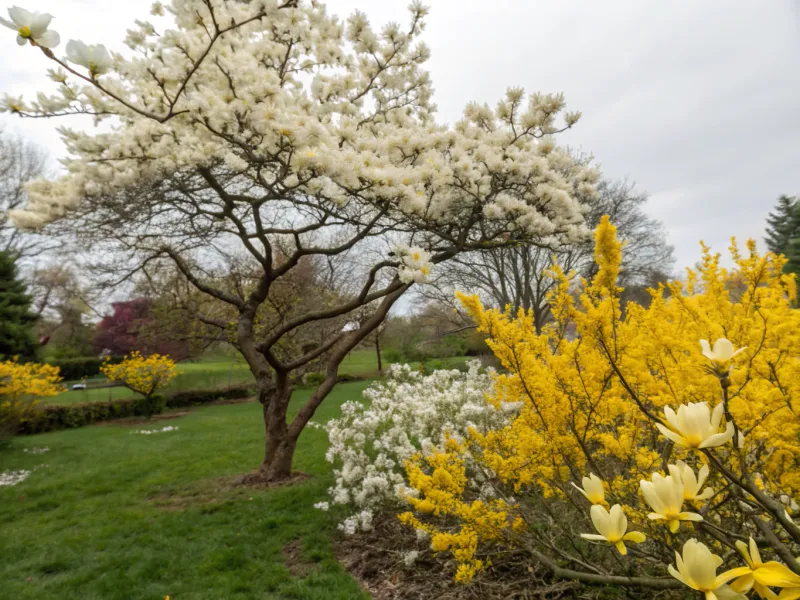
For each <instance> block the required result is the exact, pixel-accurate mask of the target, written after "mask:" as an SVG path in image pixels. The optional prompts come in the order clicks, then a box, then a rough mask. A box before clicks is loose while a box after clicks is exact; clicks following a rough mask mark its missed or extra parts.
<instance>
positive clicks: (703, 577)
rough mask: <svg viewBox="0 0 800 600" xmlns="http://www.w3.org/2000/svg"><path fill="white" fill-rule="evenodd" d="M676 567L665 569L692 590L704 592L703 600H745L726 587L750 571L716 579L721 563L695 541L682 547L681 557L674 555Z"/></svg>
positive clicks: (726, 573) (740, 570)
mask: <svg viewBox="0 0 800 600" xmlns="http://www.w3.org/2000/svg"><path fill="white" fill-rule="evenodd" d="M675 564H676V566H677V569H676V568H675V567H673V566H672V565H669V566H667V570H668V571H669V574H670V575H672V576H673V577H674V578H675V579H677V580H678V581H680V582H681V583H683V584H684V585H687V586H689V587H690V588H692V589H693V590H697V591H698V592H703V593H704V594H705V596H706V600H718V599H721V598H725V599H728V598H741V599H744V598H745V596H744V595H743V594H741V593H738V592H736V591H735V590H733V589H731V587H729V586H727V585H726V584H727V583H728V582H729V581H730V580H732V579H736V578H737V577H739V576H741V575H746V574H747V573H748V572H749V570H750V569H749V568H748V567H739V568H738V569H731V570H730V571H726V572H725V573H723V574H722V575H717V568H718V567H719V566H720V565H721V564H722V559H721V558H720V557H719V556H717V555H716V554H712V553H711V550H709V549H708V548H707V547H706V546H705V544H701V543H700V542H698V541H697V540H695V539H691V540H689V541H687V542H686V543H685V544H684V545H683V556H681V555H680V554H678V553H677V552H676V553H675Z"/></svg>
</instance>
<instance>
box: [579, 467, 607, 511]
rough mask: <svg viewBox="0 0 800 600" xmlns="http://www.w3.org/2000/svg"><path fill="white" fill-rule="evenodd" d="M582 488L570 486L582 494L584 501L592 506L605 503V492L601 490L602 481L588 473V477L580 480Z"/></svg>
mask: <svg viewBox="0 0 800 600" xmlns="http://www.w3.org/2000/svg"><path fill="white" fill-rule="evenodd" d="M581 483H582V484H583V488H580V487H578V486H577V485H575V484H574V483H573V484H572V486H573V487H574V488H575V489H576V490H578V491H579V492H580V493H581V494H583V495H584V496H585V497H586V499H587V500H588V501H589V502H591V503H592V504H604V503H605V501H606V498H605V490H604V489H603V480H602V479H600V478H599V477H598V476H597V475H595V474H594V473H589V476H588V477H584V478H583V479H582V480H581Z"/></svg>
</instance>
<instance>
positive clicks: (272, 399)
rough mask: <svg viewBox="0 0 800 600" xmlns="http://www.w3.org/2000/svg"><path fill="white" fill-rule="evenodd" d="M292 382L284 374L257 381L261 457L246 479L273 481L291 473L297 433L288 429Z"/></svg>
mask: <svg viewBox="0 0 800 600" xmlns="http://www.w3.org/2000/svg"><path fill="white" fill-rule="evenodd" d="M291 395H292V386H291V385H290V384H289V382H288V380H287V379H286V378H285V377H284V378H282V381H279V382H278V384H277V385H275V384H272V382H271V381H269V382H265V383H264V384H263V385H259V393H258V401H259V402H260V403H261V408H262V412H263V415H264V430H265V432H266V440H265V443H264V460H263V461H262V463H261V466H260V467H259V469H258V471H256V472H255V473H252V474H250V475H248V476H247V477H245V478H244V481H245V483H272V482H276V481H281V480H284V479H288V478H289V477H290V476H291V474H292V458H293V457H294V450H295V447H296V446H297V436H293V435H292V434H291V433H290V432H289V428H288V426H287V423H286V411H287V409H288V407H289V399H290V398H291Z"/></svg>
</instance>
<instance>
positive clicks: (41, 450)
mask: <svg viewBox="0 0 800 600" xmlns="http://www.w3.org/2000/svg"><path fill="white" fill-rule="evenodd" d="M23 452H25V453H26V454H44V453H45V452H50V448H47V447H44V448H25V449H24V450H23Z"/></svg>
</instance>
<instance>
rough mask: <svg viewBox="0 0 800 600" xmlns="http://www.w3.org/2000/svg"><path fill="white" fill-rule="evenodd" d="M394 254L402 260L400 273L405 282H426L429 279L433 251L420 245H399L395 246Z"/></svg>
mask: <svg viewBox="0 0 800 600" xmlns="http://www.w3.org/2000/svg"><path fill="white" fill-rule="evenodd" d="M394 255H395V256H396V257H397V258H398V260H399V261H400V268H399V269H398V275H399V276H400V279H401V281H403V282H404V283H410V282H412V281H413V282H416V283H425V282H426V281H427V280H428V277H429V275H430V274H431V271H432V270H433V263H432V262H431V253H430V252H426V251H425V250H424V249H422V248H420V247H418V246H413V247H412V246H405V245H398V246H395V248H394Z"/></svg>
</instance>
